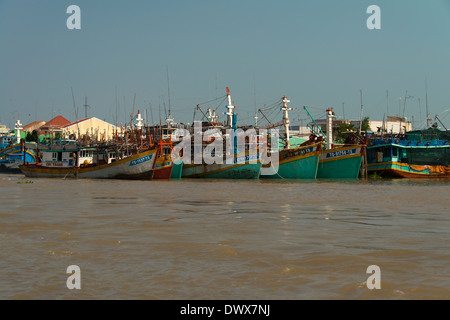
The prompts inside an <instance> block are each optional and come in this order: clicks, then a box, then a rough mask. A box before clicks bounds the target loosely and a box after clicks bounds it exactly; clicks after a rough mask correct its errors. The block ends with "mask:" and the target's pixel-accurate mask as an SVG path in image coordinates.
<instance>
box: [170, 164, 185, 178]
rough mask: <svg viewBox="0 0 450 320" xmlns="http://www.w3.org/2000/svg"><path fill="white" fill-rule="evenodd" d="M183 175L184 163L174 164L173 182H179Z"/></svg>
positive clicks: (171, 175) (171, 176)
mask: <svg viewBox="0 0 450 320" xmlns="http://www.w3.org/2000/svg"><path fill="white" fill-rule="evenodd" d="M182 173H183V162H181V163H174V164H173V167H172V172H171V174H170V179H171V180H179V179H181V175H182Z"/></svg>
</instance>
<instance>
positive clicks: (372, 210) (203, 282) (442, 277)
mask: <svg viewBox="0 0 450 320" xmlns="http://www.w3.org/2000/svg"><path fill="white" fill-rule="evenodd" d="M0 191H1V193H2V205H1V207H0V270H1V273H0V298H2V299H449V298H450V280H449V279H450V277H449V276H450V270H449V268H448V265H449V262H450V257H449V255H448V243H449V240H450V236H449V230H450V216H449V215H448V207H449V204H450V201H449V196H448V195H449V191H450V184H449V182H448V180H431V179H427V180H407V179H392V180H384V179H383V180H379V179H377V180H369V181H359V180H323V181H289V180H280V181H268V180H251V181H245V180H243V181H229V180H181V181H116V180H63V179H53V180H52V179H25V178H23V176H22V175H5V174H3V175H0ZM69 265H78V266H79V267H80V269H81V281H82V282H81V283H82V289H81V290H76V291H71V290H68V289H67V287H66V280H67V277H68V274H66V269H67V267H68V266H69ZM369 265H378V266H379V267H380V269H381V287H382V288H381V289H380V290H369V289H368V288H367V286H366V280H367V278H368V277H369V274H366V269H367V267H368V266H369Z"/></svg>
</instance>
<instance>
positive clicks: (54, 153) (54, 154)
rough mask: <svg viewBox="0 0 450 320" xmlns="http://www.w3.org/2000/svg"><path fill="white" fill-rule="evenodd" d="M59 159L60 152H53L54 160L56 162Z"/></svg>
mask: <svg viewBox="0 0 450 320" xmlns="http://www.w3.org/2000/svg"><path fill="white" fill-rule="evenodd" d="M56 158H58V152H52V159H54V160H56Z"/></svg>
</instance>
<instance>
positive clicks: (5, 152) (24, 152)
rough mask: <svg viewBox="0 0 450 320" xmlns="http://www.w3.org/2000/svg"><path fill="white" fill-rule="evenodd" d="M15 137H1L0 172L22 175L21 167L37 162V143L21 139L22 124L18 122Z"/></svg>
mask: <svg viewBox="0 0 450 320" xmlns="http://www.w3.org/2000/svg"><path fill="white" fill-rule="evenodd" d="M15 129H16V132H15V134H14V135H12V134H11V135H4V136H2V137H0V172H7V173H21V170H20V169H19V166H20V165H22V164H24V163H35V162H36V143H34V142H31V143H30V142H27V143H25V142H24V140H23V139H20V130H21V129H22V124H21V123H20V120H17V122H16V125H15Z"/></svg>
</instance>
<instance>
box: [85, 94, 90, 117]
mask: <svg viewBox="0 0 450 320" xmlns="http://www.w3.org/2000/svg"><path fill="white" fill-rule="evenodd" d="M87 108H90V106H89V105H88V104H87V96H85V97H84V117H85V118H87V117H88V116H87Z"/></svg>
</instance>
